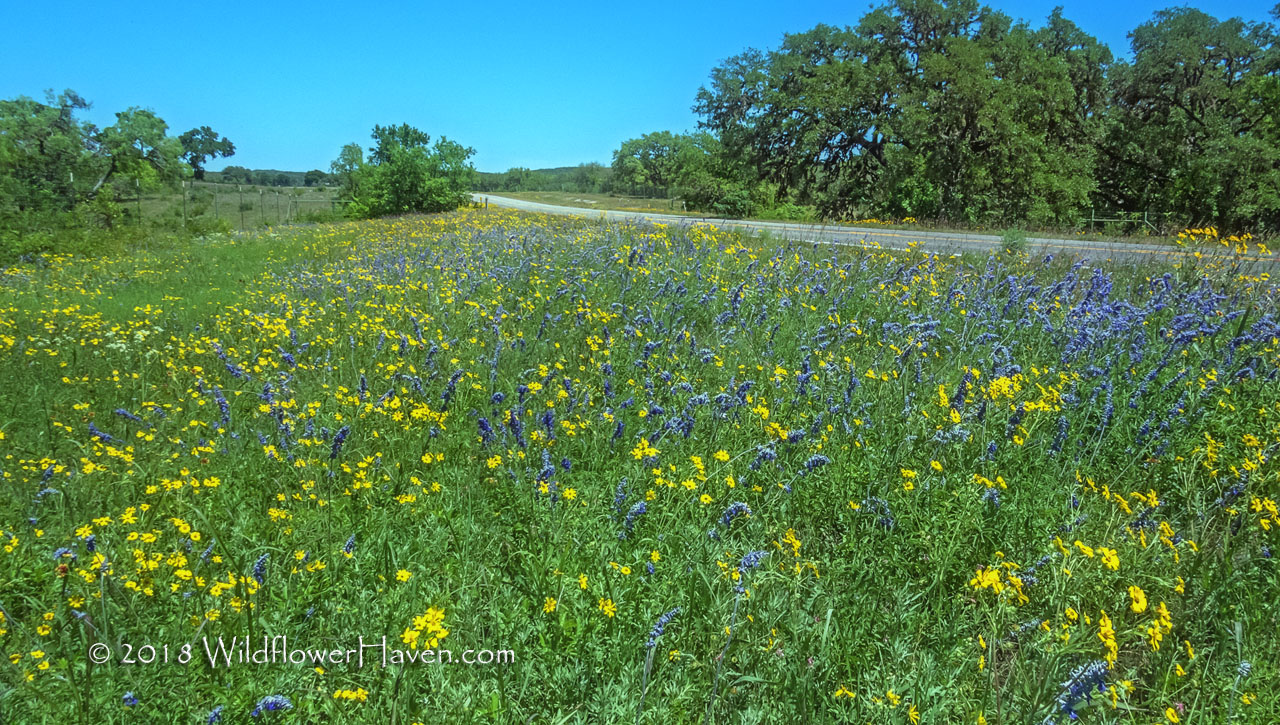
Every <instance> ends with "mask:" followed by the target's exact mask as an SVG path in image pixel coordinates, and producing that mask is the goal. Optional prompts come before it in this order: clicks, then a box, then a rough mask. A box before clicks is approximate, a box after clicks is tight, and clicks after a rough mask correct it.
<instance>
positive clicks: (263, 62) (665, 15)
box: [0, 0, 1276, 171]
mask: <svg viewBox="0 0 1280 725" xmlns="http://www.w3.org/2000/svg"><path fill="white" fill-rule="evenodd" d="M1275 2H1276V0H1242V1H1240V2H1231V3H1223V2H1215V3H1207V2H1205V3H1201V4H1200V5H1199V6H1200V7H1202V8H1204V9H1206V10H1208V11H1209V12H1211V13H1212V14H1214V15H1216V16H1217V17H1220V18H1224V17H1230V16H1239V17H1243V18H1245V19H1248V20H1264V19H1267V18H1268V12H1269V10H1270V8H1271V7H1273V6H1274V5H1275ZM988 4H990V5H993V6H994V7H997V8H999V9H1001V10H1003V11H1005V12H1006V13H1008V14H1010V15H1012V16H1013V17H1015V18H1023V19H1026V20H1029V21H1031V22H1032V24H1033V25H1036V26H1039V25H1041V24H1042V22H1043V20H1044V18H1045V17H1046V16H1047V15H1048V14H1049V12H1050V11H1051V10H1052V8H1053V7H1054V6H1055V5H1058V4H1061V5H1063V6H1064V8H1065V13H1066V16H1067V17H1068V18H1070V19H1072V20H1074V21H1075V22H1076V23H1077V24H1079V25H1080V26H1081V27H1083V28H1084V29H1085V30H1086V31H1087V32H1089V33H1091V34H1093V35H1095V36H1097V37H1098V38H1100V39H1101V40H1103V41H1104V42H1105V43H1107V44H1108V45H1110V46H1111V49H1112V51H1113V52H1115V53H1117V54H1118V55H1123V54H1126V53H1127V51H1128V40H1127V39H1126V34H1127V33H1128V31H1129V30H1131V29H1132V28H1133V27H1135V26H1137V25H1138V24H1140V23H1142V22H1144V21H1146V20H1147V19H1149V18H1150V17H1151V14H1152V12H1154V11H1155V10H1157V9H1159V8H1162V7H1167V6H1169V5H1172V4H1175V3H1174V2H1169V3H1164V2H1148V1H1147V0H1138V1H1137V2H1127V1H1124V0H1044V1H1040V0H1037V1H1035V2H1006V1H1003V0H999V1H997V2H989V3H988ZM375 5H376V3H375ZM466 5H467V4H464V3H458V2H450V3H447V4H446V3H434V2H404V3H396V4H391V3H387V4H386V5H385V6H384V7H375V8H372V9H371V8H368V7H365V6H364V5H362V4H361V3H358V2H350V1H348V2H343V3H329V2H301V3H280V2H271V1H270V0H266V1H260V2H241V1H239V0H229V1H223V2H208V3H190V2H188V3H174V4H168V3H156V4H137V3H102V2H94V3H82V2H65V1H61V0H57V1H53V2H50V1H48V0H45V1H37V2H22V1H20V0H5V2H4V8H5V9H4V13H3V14H4V16H5V20H6V25H7V26H8V28H9V29H8V30H7V31H6V32H5V40H4V42H3V44H0V98H11V97H14V96H17V95H27V96H32V97H34V98H37V99H40V98H43V92H44V89H46V88H54V89H58V90H61V89H63V88H72V89H74V90H76V91H78V92H79V93H80V94H81V95H83V96H85V97H86V98H88V99H89V100H90V101H92V102H93V104H94V107H93V109H92V110H91V111H90V112H89V113H88V118H89V119H90V120H92V121H94V122H96V123H98V124H99V125H106V124H109V123H111V122H112V121H113V120H114V116H113V114H114V112H115V111H118V110H122V109H124V108H125V107H127V106H131V105H139V106H145V107H149V108H152V109H154V110H155V111H156V112H157V113H158V114H160V116H161V117H162V118H164V119H165V120H166V121H168V122H169V125H170V129H171V133H174V134H177V133H181V132H182V131H185V130H187V129H188V128H191V127H193V126H199V125H209V126H212V127H213V128H214V129H215V130H217V131H219V132H220V133H223V134H225V135H226V136H228V137H229V138H231V140H232V141H234V142H235V144H236V147H237V149H238V152H237V154H236V155H235V157H234V158H233V159H232V160H231V161H230V162H221V161H219V162H217V163H214V164H211V165H210V168H211V169H214V170H216V169H219V168H221V167H222V166H223V165H224V164H225V163H235V164H239V165H243V166H248V167H250V168H275V169H287V170H296V171H305V170H307V169H311V168H320V169H327V168H328V165H329V162H330V161H331V160H332V159H333V158H334V157H335V156H337V152H338V149H339V148H340V147H341V146H342V145H343V144H344V143H348V142H351V141H358V142H360V143H361V144H364V145H368V141H369V131H370V129H371V128H372V127H373V125H374V124H375V123H382V124H389V123H400V122H406V123H410V124H412V125H414V126H417V127H419V128H421V129H423V130H425V131H427V132H428V133H430V134H432V135H433V136H436V135H439V134H441V133H444V134H445V135H447V136H448V137H449V138H451V139H453V140H455V141H459V142H461V143H464V144H466V145H468V146H472V147H474V148H475V149H476V156H475V157H474V159H473V161H474V162H475V164H476V167H477V168H479V169H481V170H483V171H503V170H506V169H507V168H509V167H511V166H528V167H532V168H540V167H548V166H569V165H574V164H577V163H579V162H584V161H599V162H602V163H606V164H607V163H609V160H610V159H611V154H612V151H613V149H615V148H617V146H618V144H619V143H620V142H621V141H622V140H624V139H627V138H631V137H634V136H638V135H640V134H642V133H646V132H649V131H657V130H664V129H665V130H673V131H681V130H691V129H693V128H694V127H695V125H696V122H697V119H696V118H695V117H694V115H693V113H692V112H691V111H690V106H691V105H692V104H693V98H694V94H695V92H696V91H697V89H698V87H699V86H701V85H702V84H703V83H704V82H705V81H706V79H707V75H708V72H709V71H710V70H711V68H712V67H714V66H715V65H716V64H718V63H719V62H720V61H721V60H723V59H725V58H727V57H729V56H731V55H734V54H737V53H739V52H741V51H742V50H744V49H746V48H748V47H757V48H770V47H775V46H776V45H777V44H778V42H779V40H780V39H781V38H782V35H783V34H784V33H787V32H798V31H802V30H806V29H808V28H811V27H813V26H814V25H816V24H818V23H827V24H830V25H837V26H843V25H850V24H853V23H855V22H857V20H858V18H859V17H861V16H862V15H863V14H864V13H865V12H866V11H867V9H869V8H870V7H871V5H870V4H869V3H839V2H805V1H795V2H780V1H779V0H768V1H765V2H759V1H756V0H747V1H741V2H731V3H717V4H709V3H700V2H688V1H686V2H666V1H665V0H660V1H659V2H648V3H618V2H592V3H565V4H561V5H546V6H544V5H541V4H539V3H536V2H527V1H524V2H492V3H486V4H484V5H480V6H471V7H467V6H466Z"/></svg>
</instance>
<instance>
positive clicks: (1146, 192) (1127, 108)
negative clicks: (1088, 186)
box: [1100, 8, 1280, 229]
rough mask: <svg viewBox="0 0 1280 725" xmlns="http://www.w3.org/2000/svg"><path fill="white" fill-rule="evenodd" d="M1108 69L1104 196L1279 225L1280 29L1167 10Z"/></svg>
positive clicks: (1115, 201)
mask: <svg viewBox="0 0 1280 725" xmlns="http://www.w3.org/2000/svg"><path fill="white" fill-rule="evenodd" d="M1131 38H1132V41H1133V62H1132V63H1123V64H1120V65H1118V66H1117V67H1116V68H1115V69H1114V72H1113V73H1112V77H1111V82H1112V85H1113V87H1114V96H1115V101H1114V107H1113V108H1112V111H1111V114H1110V119H1109V124H1108V129H1107V130H1108V132H1107V136H1106V139H1105V147H1104V148H1105V153H1106V155H1107V159H1108V163H1107V164H1105V165H1103V166H1102V167H1101V171H1102V174H1101V185H1102V188H1101V190H1100V196H1101V197H1102V199H1103V200H1104V201H1105V202H1106V203H1108V204H1110V205H1114V206H1115V207H1116V208H1120V209H1158V210H1162V211H1170V212H1173V213H1175V214H1176V215H1178V216H1179V217H1180V218H1182V219H1184V220H1186V225H1187V226H1191V225H1200V224H1214V225H1217V226H1221V227H1223V228H1226V229H1242V228H1255V229H1256V228H1259V227H1266V228H1270V229H1277V228H1280V44H1278V43H1277V34H1276V28H1275V27H1274V26H1273V25H1269V24H1266V23H1246V22H1244V21H1241V20H1239V19H1231V20H1225V21H1218V20H1217V19H1215V18H1213V17H1212V16H1210V15H1208V14H1206V13H1204V12H1201V11H1199V10H1193V9H1190V8H1174V9H1170V10H1162V11H1160V12H1158V13H1156V14H1155V17H1154V18H1153V19H1152V20H1151V21H1150V22H1148V23H1145V24H1143V25H1141V26H1139V27H1138V28H1137V29H1135V30H1134V31H1133V33H1132V34H1131Z"/></svg>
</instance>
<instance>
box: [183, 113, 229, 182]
mask: <svg viewBox="0 0 1280 725" xmlns="http://www.w3.org/2000/svg"><path fill="white" fill-rule="evenodd" d="M178 141H179V142H181V143H182V152H183V153H182V159H183V160H184V161H186V162H187V165H188V166H190V167H191V170H192V172H193V173H194V174H195V178H196V179H197V180H202V179H204V164H205V162H206V161H208V160H209V159H212V158H218V157H222V158H226V157H228V156H234V155H235V153H236V146H235V144H233V143H231V141H229V140H228V139H227V137H226V136H219V135H218V133H217V132H216V131H214V130H213V129H212V128H209V127H208V126H201V127H200V128H193V129H191V130H190V131H187V132H186V133H184V134H182V135H181V136H179V137H178Z"/></svg>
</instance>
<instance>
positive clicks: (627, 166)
mask: <svg viewBox="0 0 1280 725" xmlns="http://www.w3.org/2000/svg"><path fill="white" fill-rule="evenodd" d="M700 153H701V152H700V149H698V146H697V142H696V141H695V140H694V139H693V138H691V137H690V136H688V135H686V134H673V133H671V132H670V131H656V132H654V133H646V134H645V135H643V136H641V137H640V138H633V139H628V140H626V141H623V142H622V145H621V146H620V147H619V148H618V150H617V151H614V152H613V179H614V184H615V188H619V189H627V188H628V187H632V188H634V187H650V188H652V189H654V190H656V189H662V190H663V191H664V192H666V191H668V190H669V189H670V188H671V187H674V186H675V185H676V182H677V181H678V179H679V176H680V173H681V169H682V168H683V167H684V165H685V164H687V163H688V162H689V160H690V159H691V158H695V157H697V156H698V155H700Z"/></svg>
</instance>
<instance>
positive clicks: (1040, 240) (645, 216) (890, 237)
mask: <svg viewBox="0 0 1280 725" xmlns="http://www.w3.org/2000/svg"><path fill="white" fill-rule="evenodd" d="M471 198H472V199H473V200H474V201H477V202H480V203H484V202H485V201H486V200H487V201H488V203H489V204H490V205H493V206H498V207H504V208H508V209H519V210H521V211H529V212H537V213H540V214H556V215H560V216H577V217H583V218H587V219H607V220H609V221H630V222H658V223H661V224H693V223H698V222H703V223H708V224H714V225H715V226H717V227H721V228H724V229H740V230H743V231H748V232H764V231H767V232H769V233H770V234H771V235H773V236H775V237H784V238H787V239H796V240H801V241H805V242H815V243H820V244H847V245H853V246H863V245H865V244H869V243H875V244H878V245H879V246H880V247H883V248H885V249H898V250H906V249H907V245H908V244H911V243H913V242H914V243H917V244H916V246H915V249H924V250H927V251H930V252H936V253H939V254H960V253H963V252H977V253H981V254H986V253H988V252H990V251H992V250H997V249H1000V237H998V236H995V235H991V234H968V233H964V232H935V231H926V230H919V231H914V230H913V231H905V230H901V229H877V228H868V227H851V226H825V225H814V224H801V223H786V222H769V221H746V220H742V219H718V218H714V217H698V216H685V215H679V214H651V213H648V212H636V211H614V210H607V209H599V210H596V209H582V208H578V207H571V206H555V205H552V204H542V203H540V202H536V201H525V200H524V199H513V198H511V197H504V196H495V195H493V194H472V195H471ZM1221 249H1222V248H1221V247H1215V249H1214V250H1212V251H1210V252H1208V253H1210V254H1214V253H1220V252H1219V250H1221ZM1027 251H1028V252H1029V253H1031V254H1035V255H1037V256H1041V255H1045V254H1053V255H1062V254H1066V255H1072V256H1077V257H1082V258H1085V259H1087V260H1090V261H1093V262H1102V261H1112V262H1139V261H1173V262H1176V261H1179V260H1180V259H1192V258H1194V253H1193V252H1189V251H1186V250H1183V249H1179V248H1176V247H1168V246H1161V245H1155V244H1151V245H1146V244H1135V243H1131V242H1102V241H1094V240H1087V239H1058V238H1048V237H1028V238H1027ZM1241 259H1242V261H1253V262H1263V263H1265V264H1268V265H1274V264H1276V262H1277V260H1276V259H1275V258H1274V257H1270V256H1269V257H1262V256H1260V255H1258V254H1256V253H1253V252H1251V253H1249V254H1247V255H1244V256H1243V257H1241Z"/></svg>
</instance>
